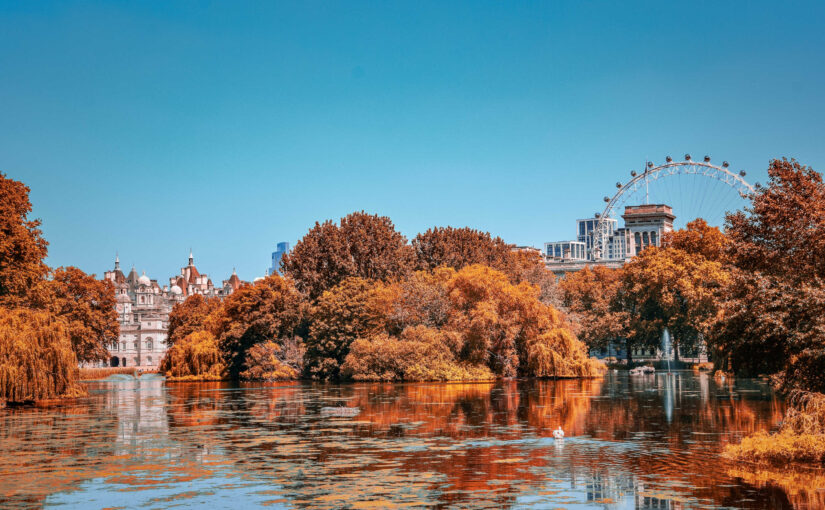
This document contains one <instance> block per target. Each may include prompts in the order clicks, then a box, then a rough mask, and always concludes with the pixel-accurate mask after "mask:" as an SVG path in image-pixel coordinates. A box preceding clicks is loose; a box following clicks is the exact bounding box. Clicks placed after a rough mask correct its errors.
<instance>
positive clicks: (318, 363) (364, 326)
mask: <svg viewBox="0 0 825 510" xmlns="http://www.w3.org/2000/svg"><path fill="white" fill-rule="evenodd" d="M387 293H388V289H387V287H386V286H385V285H384V284H383V283H381V282H372V281H370V280H366V279H364V278H356V277H353V278H347V279H346V280H344V281H342V282H341V283H340V284H338V285H337V286H335V287H333V288H332V289H330V290H328V291H326V292H324V294H323V295H322V296H321V297H320V298H319V299H318V301H317V303H316V304H315V305H314V306H313V307H312V309H311V311H310V314H309V334H308V336H307V364H306V371H307V373H308V375H309V376H311V377H314V378H318V379H325V380H329V379H338V378H340V370H341V364H342V363H343V362H344V358H345V357H346V356H347V354H348V353H349V347H350V344H352V342H353V341H354V340H355V339H356V338H360V337H367V336H370V335H372V334H375V333H377V332H379V331H383V330H384V329H386V324H387V320H386V317H387V297H386V296H387Z"/></svg>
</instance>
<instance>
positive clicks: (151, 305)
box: [100, 251, 247, 368]
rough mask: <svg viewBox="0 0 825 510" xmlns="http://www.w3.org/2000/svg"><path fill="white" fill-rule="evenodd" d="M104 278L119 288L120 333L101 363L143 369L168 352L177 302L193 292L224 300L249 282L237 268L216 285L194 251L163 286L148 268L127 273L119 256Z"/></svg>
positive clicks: (117, 302)
mask: <svg viewBox="0 0 825 510" xmlns="http://www.w3.org/2000/svg"><path fill="white" fill-rule="evenodd" d="M103 279H104V280H108V281H110V282H112V284H113V285H114V287H115V301H116V303H115V307H116V309H117V316H118V322H119V323H120V336H119V338H118V341H117V342H114V343H112V344H111V345H110V346H109V347H108V350H109V360H108V361H107V362H106V363H100V365H106V366H112V367H124V366H125V367H139V368H157V366H158V365H159V364H160V360H161V359H162V358H163V356H164V355H165V354H166V348H167V345H166V338H167V330H168V328H169V312H171V311H172V307H173V306H175V304H177V303H182V302H183V301H184V300H185V299H186V298H187V297H188V296H191V295H193V294H200V295H202V296H204V297H209V298H221V299H222V298H224V297H226V296H228V295H230V294H232V293H233V292H235V291H236V290H238V289H239V288H240V287H241V285H243V284H245V283H247V282H244V281H242V280H241V279H240V278H238V275H237V273H236V272H235V270H234V269H233V270H232V275H231V276H230V277H229V278H228V279H227V280H223V281H222V282H221V286H220V287H216V286H215V285H214V284H213V283H212V280H211V279H210V278H209V276H208V275H206V274H203V273H201V272H200V271H198V269H197V267H195V263H194V257H193V256H192V253H191V251H190V253H189V263H188V264H187V265H186V266H185V267H182V268H181V271H180V274H179V275H177V276H173V277H171V278H169V284H168V285H164V286H163V287H161V286H160V285H159V284H158V282H157V280H153V279H151V278H149V277H148V276H146V272H145V271H144V272H143V274H141V275H140V276H138V274H137V271H136V270H135V268H134V267H132V269H131V271H129V274H128V275H124V274H123V271H121V269H120V258H119V257H115V267H114V269H112V270H111V271H106V272H105V273H104V274H103Z"/></svg>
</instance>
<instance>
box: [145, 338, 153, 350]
mask: <svg viewBox="0 0 825 510" xmlns="http://www.w3.org/2000/svg"><path fill="white" fill-rule="evenodd" d="M146 350H147V351H151V350H152V339H151V338H147V339H146Z"/></svg>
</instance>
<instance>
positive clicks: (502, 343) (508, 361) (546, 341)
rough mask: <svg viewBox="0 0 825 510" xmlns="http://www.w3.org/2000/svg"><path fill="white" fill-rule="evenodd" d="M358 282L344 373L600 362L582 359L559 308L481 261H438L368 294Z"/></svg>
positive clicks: (460, 373) (538, 370) (594, 370)
mask: <svg viewBox="0 0 825 510" xmlns="http://www.w3.org/2000/svg"><path fill="white" fill-rule="evenodd" d="M361 284H362V287H361V288H359V289H358V292H357V295H359V296H361V298H360V302H361V303H363V304H361V305H359V306H357V307H353V308H355V309H357V310H360V311H362V313H363V316H364V317H365V319H366V320H363V321H362V322H363V323H365V324H366V327H362V328H359V331H355V332H352V334H350V335H349V336H348V338H354V339H353V340H352V341H351V342H350V346H349V349H348V351H349V352H348V353H347V354H346V356H345V360H344V363H343V365H341V371H342V373H343V374H344V375H346V376H349V377H353V378H355V379H362V380H479V379H488V378H490V377H495V376H505V377H512V376H517V375H525V376H527V375H535V376H539V377H590V376H594V375H599V374H600V373H601V370H602V365H601V364H599V363H598V362H595V361H592V360H590V359H589V358H588V357H587V354H586V352H585V347H584V344H582V343H581V342H579V341H578V340H577V339H576V338H575V337H574V336H573V334H572V333H571V332H570V330H569V328H568V324H567V323H566V322H565V321H564V320H563V318H562V317H561V315H560V314H559V312H558V311H557V310H555V309H553V308H552V307H550V306H548V305H546V304H544V303H542V302H541V301H539V299H538V296H539V289H538V288H537V287H535V286H533V285H530V284H529V283H527V282H522V283H520V284H518V285H514V284H513V283H512V282H510V280H509V279H508V277H507V276H506V275H505V274H504V273H501V272H499V271H496V270H494V269H491V268H489V267H487V266H483V265H471V266H467V267H465V268H463V269H461V270H459V271H455V270H454V269H452V268H447V267H443V266H440V267H439V268H438V269H436V270H435V271H434V272H432V273H428V272H423V271H422V272H417V273H416V274H414V275H412V276H411V277H409V278H408V279H407V280H406V281H403V282H395V283H392V284H389V285H386V286H383V289H384V290H383V291H382V292H380V293H377V294H373V295H370V292H371V288H370V282H361ZM427 287H430V288H429V289H427ZM327 296H328V295H327V294H325V297H327ZM352 301H356V302H358V301H359V300H352ZM387 303H389V306H387ZM387 311H388V312H389V320H387V321H384V320H382V317H384V316H385V315H382V314H386V313H387ZM364 312H366V313H364ZM336 329H340V326H339V327H337V328H336Z"/></svg>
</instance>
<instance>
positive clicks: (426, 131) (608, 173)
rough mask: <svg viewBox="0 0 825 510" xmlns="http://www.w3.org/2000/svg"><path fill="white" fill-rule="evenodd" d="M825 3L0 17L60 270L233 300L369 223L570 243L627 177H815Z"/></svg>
mask: <svg viewBox="0 0 825 510" xmlns="http://www.w3.org/2000/svg"><path fill="white" fill-rule="evenodd" d="M823 26H825V2H821V1H818V2H792V3H779V2H755V1H754V2H716V1H713V2H705V3H701V2H685V3H684V4H683V5H675V2H661V1H655V2H639V3H635V2H627V3H626V2H614V1H610V2H591V1H581V0H577V1H571V2H555V1H554V2H549V1H548V2H503V1H494V2H482V1H473V2H451V1H447V2H445V1H435V2H419V1H416V2H368V3H367V2H357V1H345V2H309V1H307V2H291V3H286V2H272V1H267V2H260V3H252V2H208V1H204V2H129V3H116V2H100V3H97V2H29V1H24V2H10V1H2V2H0V48H2V50H1V51H0V171H3V172H5V173H6V174H7V175H8V176H10V177H12V178H14V179H19V180H22V181H24V182H26V183H27V184H28V185H29V186H30V187H31V188H32V193H31V198H32V201H33V203H34V214H35V215H36V216H37V217H40V218H42V220H43V223H44V231H45V234H46V237H47V239H48V240H49V242H50V243H51V246H50V255H49V259H48V262H49V264H51V265H54V266H57V265H76V266H78V267H80V268H81V269H83V270H85V271H87V272H94V273H97V274H98V275H100V274H101V273H102V272H103V271H104V270H106V269H108V268H110V267H111V266H112V261H113V258H114V254H115V251H116V250H117V251H119V252H120V256H121V261H122V263H123V264H124V265H126V266H129V265H131V264H132V263H134V264H135V265H136V266H137V268H138V270H139V271H140V270H143V269H145V270H146V271H147V273H148V274H149V275H150V276H151V277H152V278H158V279H159V280H161V281H164V280H166V279H167V278H168V277H169V276H171V275H172V274H173V273H176V272H177V271H178V268H179V267H181V266H182V265H184V264H185V262H186V257H187V255H188V252H189V248H190V247H192V248H193V249H194V251H195V259H196V263H197V264H198V266H199V268H200V269H201V270H202V271H205V272H208V273H209V274H210V276H211V277H212V278H213V281H215V282H216V283H218V282H219V281H220V280H221V279H223V278H226V277H228V275H229V274H230V273H231V271H232V267H233V266H237V268H238V272H239V275H240V276H241V277H242V278H244V279H252V278H254V277H256V276H259V275H261V274H263V273H264V270H265V268H266V267H267V266H268V264H269V254H270V252H271V251H272V250H273V249H274V247H275V243H276V242H278V241H289V242H290V243H293V244H294V243H295V241H296V240H297V239H299V238H300V237H301V236H303V235H304V233H305V232H306V231H307V229H308V228H309V227H310V226H311V225H312V224H313V223H314V222H315V221H316V220H323V219H326V218H333V219H337V218H340V217H341V216H343V215H345V214H347V213H349V212H351V211H354V210H361V209H364V210H366V211H368V212H375V213H380V214H382V215H387V216H390V217H391V218H392V220H393V221H394V222H395V224H396V226H397V227H398V228H399V230H401V232H403V233H404V234H405V235H406V236H407V237H412V236H414V235H415V234H416V233H417V232H419V231H423V230H426V229H427V228H428V227H431V226H434V225H453V226H465V225H469V226H472V227H475V228H479V229H483V230H488V231H490V232H492V233H494V234H498V235H501V236H502V237H503V238H504V239H505V240H507V241H509V242H513V243H518V244H532V245H536V246H539V245H541V243H543V242H544V241H549V240H558V239H566V238H571V237H572V236H573V227H574V226H573V224H572V222H573V221H574V220H575V219H576V218H578V217H584V216H587V215H591V214H592V213H593V211H595V210H597V209H598V208H599V207H601V206H602V205H603V203H602V202H601V197H602V196H603V195H605V194H609V193H611V192H612V191H614V189H615V188H614V183H615V182H616V181H617V180H620V179H626V178H627V173H628V171H629V170H630V169H631V168H638V167H639V166H641V165H642V164H643V162H644V161H645V159H647V158H649V159H653V160H654V161H657V162H658V161H662V160H663V159H664V156H665V155H667V154H671V155H673V156H674V157H677V156H678V157H681V155H683V154H684V153H685V152H690V153H692V154H694V155H695V156H701V155H704V154H710V155H712V156H713V157H714V161H719V160H721V159H727V160H729V161H731V162H732V163H733V164H734V165H735V167H736V168H737V169H738V168H745V169H747V170H748V171H749V179H751V180H756V181H764V177H765V168H766V167H767V163H768V161H769V159H771V158H773V157H779V156H793V157H796V158H797V159H799V160H801V161H803V162H805V163H807V164H810V165H812V166H813V167H814V168H817V169H818V170H820V171H822V170H823V169H824V168H825V124H823V119H825V98H824V97H823V91H825V30H823V29H822V27H823Z"/></svg>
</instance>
